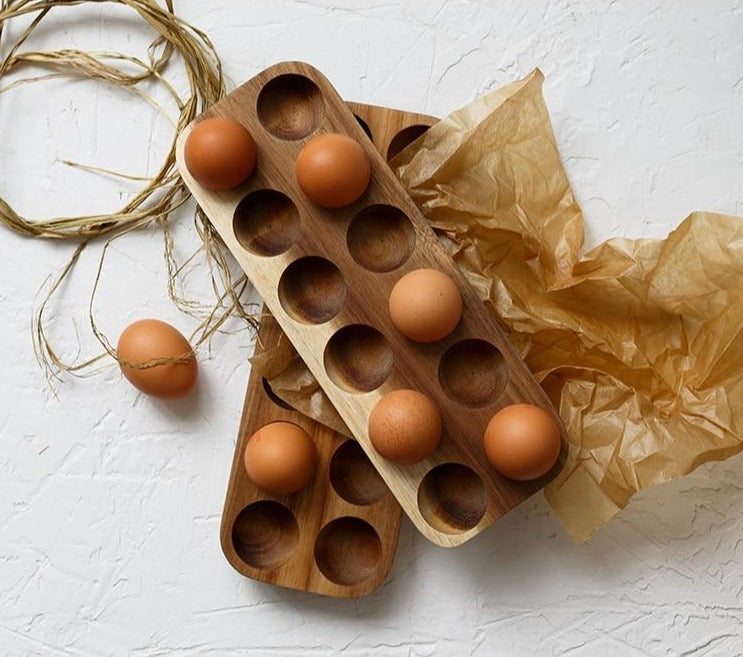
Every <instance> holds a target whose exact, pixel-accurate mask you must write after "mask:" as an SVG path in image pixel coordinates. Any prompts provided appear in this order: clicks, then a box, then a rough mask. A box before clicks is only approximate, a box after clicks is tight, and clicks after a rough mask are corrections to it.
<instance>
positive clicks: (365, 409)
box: [176, 62, 567, 546]
mask: <svg viewBox="0 0 743 657" xmlns="http://www.w3.org/2000/svg"><path fill="white" fill-rule="evenodd" d="M211 116H230V117H233V118H235V119H236V120H238V121H240V122H241V123H242V124H243V125H244V126H245V127H246V128H247V129H248V130H249V131H250V133H251V134H252V135H253V138H254V139H255V142H256V145H257V149H258V164H257V166H256V170H255V171H254V173H253V175H252V176H251V177H250V178H249V179H248V180H247V181H246V182H245V183H243V184H242V185H240V186H239V187H237V188H235V189H232V190H229V191H226V192H213V191H210V190H207V189H205V188H204V187H202V186H201V185H199V184H198V183H197V182H196V181H195V180H194V179H193V178H192V177H191V175H190V174H189V172H188V170H187V169H186V167H185V164H184V160H183V148H184V144H185V141H186V139H187V137H188V134H189V133H190V131H191V130H192V129H193V126H194V125H195V122H194V123H192V124H190V125H189V126H187V127H186V128H185V129H184V130H183V132H182V134H181V135H180V137H179V139H178V143H177V148H176V159H177V161H178V164H179V167H180V170H181V175H182V176H183V179H184V180H185V182H186V184H187V185H188V187H189V188H190V190H191V192H192V193H193V195H194V197H195V198H196V200H197V202H198V203H199V205H201V207H202V208H203V210H204V211H205V212H206V214H207V216H208V217H209V219H210V221H211V222H212V223H213V225H214V226H215V228H216V229H217V231H218V232H219V234H220V235H221V237H222V239H223V240H224V242H225V244H226V245H227V246H228V248H229V249H230V251H231V252H232V253H233V255H234V256H235V258H236V259H237V261H238V262H239V263H240V265H241V267H242V268H243V270H244V271H245V273H246V274H247V275H248V278H249V279H250V280H251V282H252V283H253V285H254V286H255V287H256V289H257V290H258V291H259V293H260V294H261V295H262V296H263V299H264V301H265V303H266V305H267V306H268V307H269V308H270V309H271V311H272V313H273V314H274V316H275V317H276V319H277V321H278V323H279V325H280V326H281V328H282V329H283V330H284V332H285V333H286V334H287V336H288V337H289V339H290V340H291V341H292V343H293V344H294V346H295V347H296V348H297V350H298V351H299V353H300V355H301V356H302V358H303V359H304V361H305V362H306V364H307V366H308V367H309V368H310V370H311V371H312V373H313V374H314V376H315V377H316V378H317V380H318V382H319V383H320V385H321V386H322V387H323V389H324V390H325V392H326V394H327V395H328V397H329V398H330V400H331V401H332V402H333V404H334V406H335V407H336V409H337V410H338V412H339V413H340V415H341V417H342V418H343V420H344V421H345V423H346V424H347V425H348V427H349V429H350V430H351V432H352V433H353V435H354V436H355V437H356V438H357V439H358V441H359V443H360V444H361V446H362V447H363V448H364V451H365V452H366V453H367V455H368V457H369V458H370V459H371V461H372V463H373V464H374V466H375V468H376V469H377V470H378V471H379V473H380V474H381V475H382V477H383V478H384V480H385V481H386V482H387V485H388V486H389V488H390V490H391V491H392V493H393V494H394V495H395V497H396V498H397V499H398V501H399V502H400V505H401V506H402V508H403V510H404V511H405V512H406V513H407V514H408V516H409V517H410V518H411V520H412V521H413V523H414V524H415V526H416V527H417V528H418V529H419V530H420V531H421V533H423V534H424V535H425V536H426V537H427V538H429V539H430V540H431V541H433V542H434V543H437V544H439V545H443V546H454V545H459V544H461V543H463V542H465V541H467V540H469V539H470V538H472V537H473V536H475V535H477V534H478V533H479V532H481V531H482V530H483V529H485V528H486V527H487V526H489V525H490V524H491V523H492V522H494V521H495V520H496V519H498V518H499V517H501V516H502V515H504V514H505V513H506V512H508V511H509V510H511V509H512V508H513V507H515V506H516V505H517V504H519V503H520V502H522V501H523V500H524V499H526V498H527V497H529V496H530V495H532V494H533V493H534V492H536V491H537V490H539V489H541V488H542V487H543V486H544V485H545V484H546V483H547V482H548V481H550V480H551V479H552V478H553V477H554V476H555V475H556V474H557V473H558V472H559V470H560V468H561V467H562V465H563V463H564V460H565V455H566V452H567V449H566V440H565V431H564V427H563V426H562V423H561V421H560V419H559V417H558V415H557V413H556V412H555V410H554V408H553V407H552V405H551V403H550V401H549V399H548V397H547V395H546V394H545V392H544V391H543V390H542V388H541V387H540V386H539V384H538V383H537V381H536V380H535V379H534V377H533V376H532V374H531V373H530V372H529V371H528V369H527V368H526V366H525V365H524V363H523V361H522V360H521V359H520V358H519V356H518V354H517V353H516V352H515V350H514V349H513V347H512V346H511V345H510V343H509V342H508V339H507V338H506V336H505V333H504V332H503V330H502V329H501V327H500V326H499V325H498V322H497V320H496V319H495V318H494V317H493V316H492V315H491V314H490V313H489V312H488V310H487V309H486V307H485V305H484V304H483V303H482V301H481V300H480V299H479V298H478V296H477V293H476V292H475V290H474V289H473V288H472V286H470V285H469V283H468V282H467V281H466V279H465V278H464V276H463V275H462V273H461V272H460V271H459V269H458V268H457V266H456V265H455V263H454V262H453V260H452V259H451V257H450V256H449V255H448V253H447V252H446V251H445V249H444V248H443V246H442V245H441V244H440V242H439V241H438V239H437V238H436V235H435V234H434V232H433V230H432V229H431V227H430V225H429V224H428V222H427V221H426V220H425V218H424V217H423V215H422V214H421V212H420V210H419V209H418V207H417V206H416V205H415V203H414V202H413V201H412V200H411V199H410V197H409V196H408V195H407V194H406V192H405V190H404V189H403V188H402V186H401V185H400V182H399V181H398V180H397V178H396V177H395V175H394V173H393V172H392V170H391V169H390V168H389V167H388V166H387V164H386V162H385V159H384V158H383V157H382V155H380V154H379V153H378V152H377V151H376V150H375V149H374V147H373V145H372V143H371V141H370V140H369V138H368V137H367V135H366V134H365V132H364V130H363V129H362V127H361V126H360V124H359V123H358V122H357V121H356V119H355V118H354V115H353V113H352V112H351V111H350V110H349V109H348V107H346V105H345V104H344V102H343V100H342V99H341V98H340V96H339V95H338V93H337V92H336V91H335V89H333V87H332V86H331V85H330V83H329V82H328V80H327V79H326V78H325V77H324V76H323V75H322V74H321V73H320V72H319V71H317V70H316V69H314V68H313V67H311V66H309V65H307V64H303V63H299V62H286V63H281V64H277V65H275V66H272V67H270V68H268V69H266V70H265V71H263V72H262V73H260V74H258V75H257V76H255V77H254V78H252V79H251V80H249V81H248V82H246V83H245V84H243V85H242V86H240V87H239V88H238V89H236V90H235V91H234V92H232V93H231V94H230V95H229V96H227V97H226V98H224V99H223V100H221V101H220V102H219V103H217V104H215V105H214V106H213V107H211V108H209V109H208V110H207V111H205V112H204V113H203V114H202V115H201V116H200V117H198V118H197V119H196V121H199V120H201V119H203V118H207V117H211ZM325 132H340V133H345V134H347V135H349V136H351V137H353V138H354V139H356V140H357V141H358V142H359V143H361V144H362V145H363V146H364V147H365V148H366V150H367V153H368V155H369V158H370V160H371V163H372V179H371V183H370V184H369V187H368V189H367V190H366V192H365V193H364V195H363V196H362V197H361V198H360V199H359V200H358V201H356V202H355V203H353V204H352V205H349V206H347V207H344V208H341V209H337V210H328V209H324V208H321V207H318V206H315V205H313V204H312V203H311V202H310V201H309V200H308V199H307V198H306V197H305V196H304V194H303V193H302V190H301V189H300V188H299V185H298V183H297V181H296V177H295V173H294V166H295V160H296V158H297V156H298V155H299V152H300V151H301V149H302V147H303V145H304V143H305V142H306V140H307V138H309V137H311V136H313V135H316V134H320V133H325ZM419 268H433V269H439V270H441V271H443V272H444V273H446V274H448V275H449V276H450V277H451V278H452V279H453V280H454V281H455V282H456V283H457V284H458V286H459V288H460V290H461V293H462V299H463V303H464V312H463V315H462V320H461V321H460V323H459V325H458V326H457V328H456V329H455V330H454V331H453V332H452V333H451V334H450V335H449V336H447V337H446V338H445V339H443V340H441V341H439V342H436V343H433V344H417V343H413V342H411V341H409V340H407V339H406V338H405V337H403V336H402V335H401V334H400V333H399V332H398V331H397V330H396V329H395V328H394V326H393V325H392V323H391V321H390V319H389V315H388V311H387V304H388V298H389V294H390V291H391V289H392V287H393V286H394V284H395V282H396V281H397V280H398V279H399V278H400V277H401V276H402V275H404V274H406V273H407V272H409V271H412V270H415V269H419ZM401 388H412V389H415V390H419V391H421V392H423V393H424V394H427V395H428V396H429V397H430V398H431V399H433V400H434V402H435V403H436V404H437V405H438V407H439V410H440V412H441V416H442V421H443V433H442V439H441V443H440V445H439V447H438V448H437V450H436V451H435V452H434V453H433V454H432V455H431V456H430V457H429V458H427V459H425V460H424V461H422V462H420V463H417V464H415V465H413V466H397V465H394V464H392V463H390V462H388V461H386V460H385V459H383V458H382V457H380V456H379V455H378V454H377V453H376V452H375V450H374V448H373V447H372V445H371V443H370V441H369V436H368V432H367V422H368V417H369V414H370V413H371V410H372V409H373V408H374V405H375V404H376V403H377V402H378V401H379V399H381V397H382V396H383V395H384V394H386V393H388V392H391V391H393V390H396V389H401ZM519 402H527V403H531V404H535V405H537V406H541V407H542V408H544V409H545V410H547V411H548V412H549V413H550V414H551V415H552V416H553V418H554V419H555V421H556V422H557V423H558V425H559V426H560V429H561V434H562V449H561V453H560V456H559V458H558V461H557V463H555V466H554V467H553V468H552V469H551V470H550V472H548V473H547V474H546V475H545V476H543V477H541V478H539V479H536V480H533V481H528V482H515V481H511V480H508V479H506V478H504V477H501V476H500V475H498V473H497V472H496V471H495V470H494V469H493V468H492V467H491V466H490V465H489V463H488V462H487V460H486V458H485V453H484V449H483V434H484V430H485V427H486V426H487V423H488V422H489V420H490V418H491V417H492V416H493V414H494V413H495V412H497V411H498V410H499V409H500V408H503V407H504V406H507V405H509V404H513V403H519Z"/></svg>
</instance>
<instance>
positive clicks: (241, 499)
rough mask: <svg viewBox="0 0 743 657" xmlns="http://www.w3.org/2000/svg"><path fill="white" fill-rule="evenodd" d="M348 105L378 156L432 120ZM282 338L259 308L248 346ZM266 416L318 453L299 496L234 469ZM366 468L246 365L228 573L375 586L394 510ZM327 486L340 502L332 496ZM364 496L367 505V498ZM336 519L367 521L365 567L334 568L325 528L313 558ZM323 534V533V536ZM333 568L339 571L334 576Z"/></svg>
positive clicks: (339, 588) (393, 529) (228, 516)
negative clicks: (303, 436)
mask: <svg viewBox="0 0 743 657" xmlns="http://www.w3.org/2000/svg"><path fill="white" fill-rule="evenodd" d="M348 105H349V107H350V108H351V111H353V113H354V115H355V116H356V118H357V120H359V121H360V122H361V123H362V125H363V126H364V129H365V130H366V131H367V134H369V135H370V136H371V138H372V142H373V143H374V145H375V147H376V148H377V149H378V150H379V152H380V153H387V151H388V149H389V147H390V145H392V146H393V147H394V148H398V147H399V146H400V145H401V144H402V143H403V142H404V141H406V140H408V139H411V138H414V137H415V136H416V135H419V134H421V133H422V131H423V130H424V129H425V128H427V127H428V126H430V125H433V124H434V123H435V122H436V119H435V118H434V117H431V116H424V115H421V114H415V113H412V112H402V111H398V110H392V109H387V108H382V107H374V106H370V105H363V104H361V103H349V104H348ZM393 142H394V143H393ZM282 340H288V338H287V337H286V335H285V334H284V333H283V332H282V331H281V329H280V328H279V325H278V324H277V323H276V320H275V319H274V318H273V316H272V315H271V314H270V312H269V311H268V309H266V308H265V307H264V309H263V313H262V316H261V322H260V327H259V331H258V339H257V341H256V346H255V352H256V353H261V352H262V351H265V350H266V349H269V348H271V347H273V346H274V345H276V344H279V343H280V342H281V341H282ZM276 421H285V422H293V423H294V424H298V425H301V426H302V427H304V428H305V430H306V431H308V433H309V434H310V435H311V436H312V438H313V441H314V442H315V444H316V446H317V449H318V455H319V458H318V475H317V476H316V477H315V480H314V481H313V482H312V483H311V484H310V486H309V488H308V489H307V490H305V491H304V492H303V493H302V494H301V496H290V497H289V498H288V499H287V500H282V498H280V497H272V496H270V495H266V494H265V493H264V492H263V491H261V490H260V489H258V488H257V487H256V486H255V485H253V483H252V482H251V481H250V480H249V478H248V477H247V474H246V472H245V469H244V467H243V457H244V453H245V447H246V445H247V442H248V440H249V439H250V436H252V435H253V433H254V432H255V431H256V430H258V429H259V428H260V427H262V426H264V425H265V424H266V423H268V422H276ZM336 453H337V456H336V457H335V461H334V460H333V458H334V455H335V454H336ZM371 467H372V466H371V464H370V461H369V460H368V457H366V456H365V455H364V454H363V452H361V451H360V448H359V447H358V445H357V444H356V443H352V441H349V440H347V439H346V438H345V437H344V436H341V435H340V434H338V433H335V432H333V431H330V430H329V429H327V428H326V427H323V426H322V425H320V424H318V423H317V422H315V421H313V420H311V419H310V418H308V417H306V416H305V415H303V414H301V413H299V412H297V411H295V410H293V409H292V408H290V407H288V406H286V404H285V403H284V402H282V401H281V400H280V399H277V398H276V397H275V395H272V392H271V390H270V387H268V384H267V383H266V382H265V381H264V380H263V378H262V377H261V376H260V374H258V372H257V371H256V370H251V373H250V376H249V378H248V385H247V389H246V392H245V403H244V405H243V411H242V418H241V420H240V430H239V433H238V438H237V444H236V446H235V453H234V457H233V463H232V472H231V474H230V479H229V484H228V487H227V495H226V499H225V504H224V509H223V512H222V523H221V529H220V539H221V543H222V549H223V551H224V554H225V556H226V557H227V560H228V561H229V562H230V564H232V566H233V567H234V568H235V569H236V570H237V571H238V572H240V573H241V574H243V575H246V576H248V577H251V578H253V579H257V580H261V581H265V582H270V583H272V584H276V585H279V586H285V587H288V588H294V589H300V590H305V591H311V592H314V593H319V594H322V595H329V596H333V597H344V598H350V597H357V596H362V595H366V594H368V593H371V592H372V591H374V590H376V589H377V588H378V587H379V586H381V584H382V583H383V582H384V580H385V579H386V577H387V575H388V573H389V570H390V568H391V567H392V563H393V560H394V554H395V548H396V546H397V539H398V534H399V528H400V521H401V517H402V509H401V508H400V505H399V504H398V503H397V501H396V500H395V498H394V497H393V496H392V495H391V494H390V493H389V489H388V488H387V486H386V484H385V483H384V481H383V480H382V479H381V477H379V475H378V474H377V473H376V472H374V473H372V472H370V470H369V468H371ZM375 475H376V476H375ZM328 482H330V485H328ZM336 486H337V487H338V488H339V489H340V493H342V494H343V495H345V496H346V498H347V499H344V498H343V497H342V496H341V495H340V494H339V492H338V491H337V490H336ZM372 500H373V502H372V504H368V502H370V501H372ZM264 501H269V502H270V501H273V502H276V503H278V504H281V505H282V506H285V507H286V509H287V511H289V512H290V513H291V516H293V517H294V519H295V520H296V521H297V529H298V531H297V533H295V534H293V533H292V529H293V525H292V524H291V518H290V516H288V515H287V514H286V513H285V512H284V511H283V509H282V508H281V507H277V506H273V505H266V504H262V505H261V504H258V505H257V506H254V507H252V511H251V510H249V511H248V512H246V513H243V511H244V509H246V508H248V507H249V506H251V505H253V504H255V503H256V502H258V503H261V502H264ZM241 513H243V515H242V516H241V515H240V514H241ZM251 514H252V517H253V520H254V521H255V518H256V517H257V518H258V520H259V522H258V523H255V522H254V528H253V529H254V531H253V532H252V533H250V531H249V529H248V528H247V527H246V525H247V522H246V521H245V518H246V517H247V520H248V521H250V519H251ZM282 514H283V515H282ZM282 517H283V518H286V521H285V522H284V524H283V525H282V524H281V520H280V518H282ZM339 518H351V519H359V520H361V521H364V522H367V523H369V526H370V527H371V528H372V530H374V532H376V534H377V536H378V537H379V542H380V546H381V552H379V553H378V556H377V555H376V554H375V553H374V550H375V548H376V545H375V543H374V538H373V535H372V533H371V532H370V531H369V530H368V529H367V528H364V529H362V530H361V532H362V538H361V539H357V541H358V547H359V549H362V548H363V546H364V545H367V549H369V548H370V549H371V550H372V555H371V556H372V560H371V561H370V565H367V566H362V567H361V568H356V569H351V571H350V572H346V571H344V570H343V569H339V568H334V567H333V564H334V562H333V560H332V556H333V552H332V549H330V548H331V547H332V544H331V543H330V542H329V541H328V538H327V536H328V534H327V533H326V534H325V539H324V542H323V543H321V544H320V545H319V546H318V547H319V550H318V556H319V557H320V558H319V560H318V558H317V557H316V554H315V548H316V545H317V536H318V532H320V531H322V530H321V527H324V526H325V525H327V524H328V523H332V522H335V521H337V520H338V519H339ZM261 520H262V522H260V521H261ZM343 522H346V523H348V524H347V526H350V528H351V530H352V531H353V530H354V528H358V527H363V525H360V524H359V523H356V522H354V521H348V520H346V521H343ZM271 523H273V524H271ZM335 526H337V525H335ZM281 527H283V529H281ZM330 536H331V539H332V534H330ZM364 536H366V537H367V541H366V543H364V541H363V537H364ZM270 537H273V538H274V541H275V542H274V544H273V547H272V548H268V547H263V548H262V549H261V547H260V546H267V545H268V543H269V540H270ZM293 539H296V546H295V547H293V548H292V545H291V541H292V540H293ZM251 548H252V549H251ZM282 550H283V552H284V555H282ZM290 550H291V552H289V551H290ZM282 556H287V560H286V561H285V562H284V563H279V564H277V565H274V563H275V562H276V561H279V560H280V559H281V557H282ZM351 556H352V555H351ZM246 559H247V560H246ZM374 559H376V561H374ZM318 563H322V565H323V568H325V570H326V571H327V572H328V574H330V576H331V577H335V578H336V579H343V580H344V581H346V582H348V581H349V580H355V579H359V578H360V579H359V581H358V582H356V583H354V584H350V585H349V584H348V583H339V582H338V581H332V580H331V579H330V578H329V577H328V576H327V575H326V574H325V573H323V570H322V569H321V568H320V567H319V565H318ZM348 563H349V564H351V565H355V564H356V560H355V559H350V560H349V562H348ZM259 566H263V567H259ZM339 570H340V571H341V572H342V575H340V577H339V572H338V571H339Z"/></svg>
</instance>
